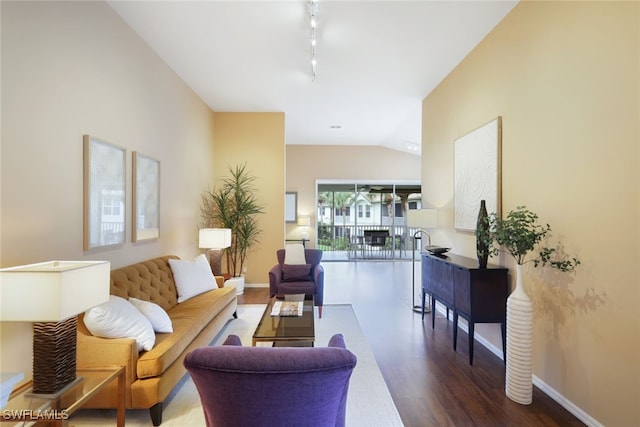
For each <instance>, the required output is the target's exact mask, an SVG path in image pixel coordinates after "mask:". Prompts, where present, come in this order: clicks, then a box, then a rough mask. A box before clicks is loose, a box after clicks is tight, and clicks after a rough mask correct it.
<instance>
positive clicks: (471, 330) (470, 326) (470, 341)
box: [469, 321, 475, 365]
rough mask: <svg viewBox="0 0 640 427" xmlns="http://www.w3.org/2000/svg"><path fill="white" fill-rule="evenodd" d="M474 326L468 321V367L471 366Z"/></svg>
mask: <svg viewBox="0 0 640 427" xmlns="http://www.w3.org/2000/svg"><path fill="white" fill-rule="evenodd" d="M474 329H475V324H474V323H473V322H471V321H469V365H473V334H474Z"/></svg>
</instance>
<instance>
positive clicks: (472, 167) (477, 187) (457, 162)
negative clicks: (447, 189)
mask: <svg viewBox="0 0 640 427" xmlns="http://www.w3.org/2000/svg"><path fill="white" fill-rule="evenodd" d="M501 145H502V117H497V118H496V119H494V120H492V121H490V122H489V123H487V124H485V125H483V126H481V127H479V128H478V129H476V130H474V131H471V132H469V133H468V134H466V135H464V136H462V137H460V138H458V139H456V140H455V142H454V151H455V154H454V186H455V188H454V227H455V228H456V229H457V230H461V231H475V229H476V222H477V219H478V211H479V209H480V201H481V200H485V203H486V206H487V212H489V213H492V212H495V213H497V214H498V215H500V211H501Z"/></svg>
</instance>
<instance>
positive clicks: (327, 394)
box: [184, 335, 357, 427]
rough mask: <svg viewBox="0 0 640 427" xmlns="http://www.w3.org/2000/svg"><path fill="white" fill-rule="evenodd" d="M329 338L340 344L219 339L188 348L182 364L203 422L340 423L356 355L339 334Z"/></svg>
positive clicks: (219, 423) (231, 424) (336, 424)
mask: <svg viewBox="0 0 640 427" xmlns="http://www.w3.org/2000/svg"><path fill="white" fill-rule="evenodd" d="M232 337H233V336H230V337H229V338H228V339H227V341H229V339H230V338H232ZM336 337H338V338H337V339H336ZM235 338H236V341H237V342H239V339H237V337H235ZM332 342H334V343H335V342H338V344H339V343H340V342H341V343H342V346H340V345H337V346H331V347H309V348H294V347H292V348H286V347H241V346H238V345H222V346H215V347H203V348H198V349H196V350H193V351H192V352H190V353H189V354H188V355H187V356H186V358H185V360H184V365H185V367H186V368H187V370H188V371H189V373H190V374H191V377H192V378H193V381H194V383H195V385H196V388H197V389H198V393H199V394H200V399H201V401H202V406H203V409H204V413H205V419H206V422H207V426H285V425H305V426H332V427H333V426H344V420H345V411H346V401H347V391H348V387H349V379H350V377H351V373H352V371H353V369H354V367H355V365H356V361H357V360H356V356H355V355H354V354H353V353H351V352H350V351H349V350H347V349H346V348H344V341H343V340H342V336H341V335H336V336H334V337H333V338H332V339H331V341H330V345H332V344H331V343H332Z"/></svg>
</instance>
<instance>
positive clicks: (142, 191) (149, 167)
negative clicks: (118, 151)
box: [132, 151, 160, 243]
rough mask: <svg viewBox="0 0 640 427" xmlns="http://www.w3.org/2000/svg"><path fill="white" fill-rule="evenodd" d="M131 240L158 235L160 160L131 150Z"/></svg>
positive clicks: (153, 237) (146, 238)
mask: <svg viewBox="0 0 640 427" xmlns="http://www.w3.org/2000/svg"><path fill="white" fill-rule="evenodd" d="M132 165H133V186H132V189H133V221H132V226H133V227H132V228H133V236H132V241H133V242H134V243H135V242H139V241H142V240H150V239H157V238H158V237H160V162H159V161H158V160H155V159H152V158H151V157H147V156H145V155H142V154H140V153H138V152H135V151H134V152H133V160H132Z"/></svg>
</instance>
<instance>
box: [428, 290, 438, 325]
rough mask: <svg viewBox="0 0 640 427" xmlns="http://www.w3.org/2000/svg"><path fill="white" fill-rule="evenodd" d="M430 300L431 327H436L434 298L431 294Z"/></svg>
mask: <svg viewBox="0 0 640 427" xmlns="http://www.w3.org/2000/svg"><path fill="white" fill-rule="evenodd" d="M429 300H430V301H431V329H435V328H436V299H435V298H434V297H433V296H430V297H429Z"/></svg>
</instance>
